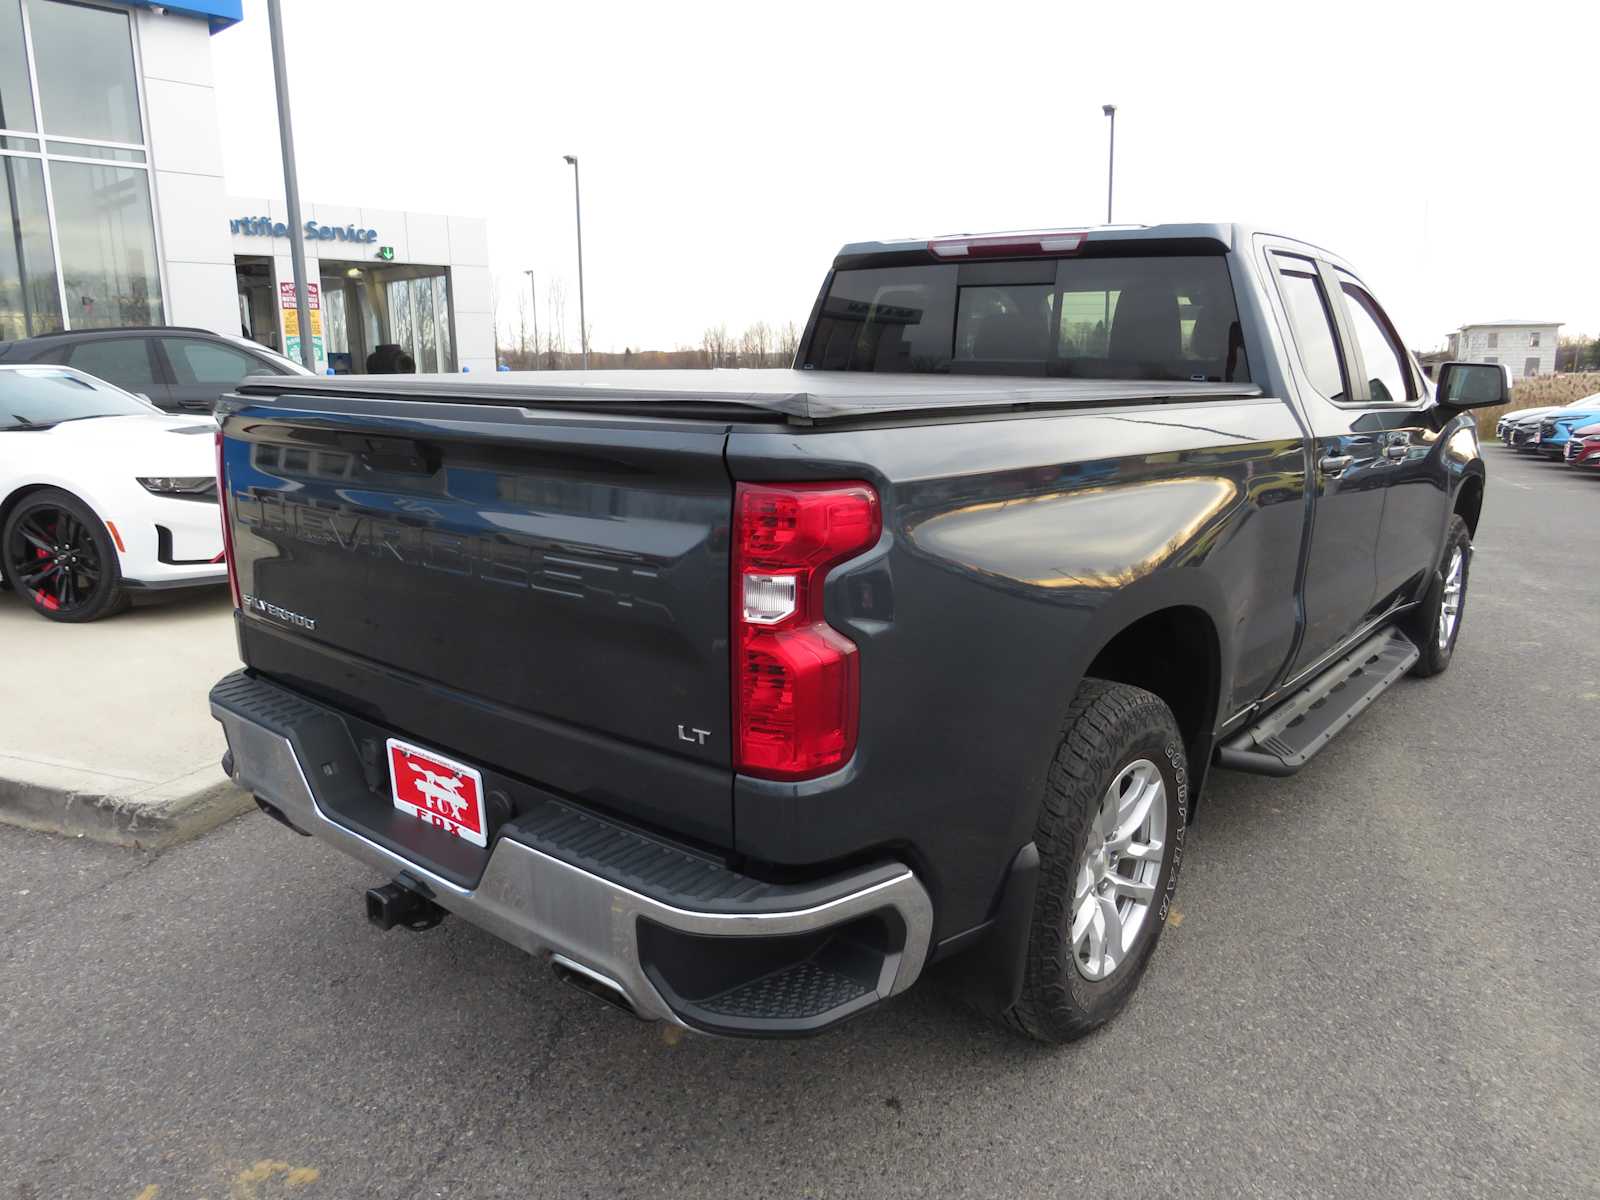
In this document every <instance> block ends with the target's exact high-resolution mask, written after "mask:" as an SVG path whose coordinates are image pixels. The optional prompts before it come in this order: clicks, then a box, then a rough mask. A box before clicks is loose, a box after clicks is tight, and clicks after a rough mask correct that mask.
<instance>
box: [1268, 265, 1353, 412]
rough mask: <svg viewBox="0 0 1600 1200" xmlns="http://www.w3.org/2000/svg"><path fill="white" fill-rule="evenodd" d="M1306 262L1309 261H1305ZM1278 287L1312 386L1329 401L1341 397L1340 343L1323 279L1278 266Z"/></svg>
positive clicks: (1342, 398)
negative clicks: (1334, 334)
mask: <svg viewBox="0 0 1600 1200" xmlns="http://www.w3.org/2000/svg"><path fill="white" fill-rule="evenodd" d="M1308 265H1309V264H1308ZM1278 287H1279V290H1280V291H1282V293H1283V303H1284V307H1285V308H1287V309H1288V310H1289V324H1290V326H1291V327H1292V328H1293V329H1294V344H1295V349H1296V350H1298V351H1299V353H1300V365H1301V366H1302V367H1304V368H1305V372H1306V377H1307V378H1308V379H1310V380H1311V385H1312V386H1313V387H1314V388H1316V389H1317V391H1319V392H1321V393H1322V394H1323V395H1324V396H1326V397H1327V398H1328V399H1330V400H1340V401H1342V400H1344V399H1346V397H1347V395H1348V393H1347V392H1346V390H1345V384H1344V370H1343V368H1342V367H1341V366H1340V364H1339V346H1338V343H1337V342H1336V341H1335V340H1334V336H1333V313H1332V311H1331V310H1330V309H1329V308H1328V297H1327V295H1326V294H1325V293H1324V292H1323V290H1322V281H1321V280H1319V279H1318V278H1317V277H1316V276H1315V275H1313V274H1311V273H1309V272H1308V271H1293V270H1286V269H1280V270H1279V272H1278Z"/></svg>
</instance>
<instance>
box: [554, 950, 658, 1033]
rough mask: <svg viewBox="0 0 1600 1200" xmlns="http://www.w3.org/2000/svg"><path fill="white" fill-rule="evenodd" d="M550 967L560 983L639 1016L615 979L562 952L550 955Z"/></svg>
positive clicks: (629, 1013)
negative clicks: (575, 960) (574, 960)
mask: <svg viewBox="0 0 1600 1200" xmlns="http://www.w3.org/2000/svg"><path fill="white" fill-rule="evenodd" d="M550 969H551V970H552V971H554V972H555V974H556V978H557V979H559V980H561V982H562V983H566V984H570V985H571V986H573V987H575V988H577V989H578V990H579V991H580V992H587V993H588V994H589V995H591V996H593V997H594V998H595V999H596V1000H600V1001H603V1002H604V1003H606V1004H609V1005H611V1007H612V1008H620V1009H621V1010H622V1011H623V1012H625V1013H627V1014H628V1015H629V1016H630V1017H638V1018H639V1019H640V1020H643V1019H644V1018H642V1017H639V1010H638V1009H636V1008H634V1006H633V1001H632V1000H630V999H628V994H627V993H626V992H624V991H623V990H622V985H621V984H620V983H617V982H616V981H615V980H612V979H607V978H606V977H605V976H604V975H602V974H600V973H599V972H598V971H591V970H590V969H589V968H588V967H586V966H584V965H583V964H581V963H575V962H573V961H572V960H571V959H570V958H568V957H567V956H566V955H564V954H552V955H551V956H550Z"/></svg>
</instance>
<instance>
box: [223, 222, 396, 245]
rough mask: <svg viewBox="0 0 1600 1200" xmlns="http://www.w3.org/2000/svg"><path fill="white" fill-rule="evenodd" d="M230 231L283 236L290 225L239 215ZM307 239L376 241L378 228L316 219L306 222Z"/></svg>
mask: <svg viewBox="0 0 1600 1200" xmlns="http://www.w3.org/2000/svg"><path fill="white" fill-rule="evenodd" d="M228 232H229V233H237V234H241V235H243V236H244V237H281V238H286V237H288V236H289V227H288V226H287V225H285V224H284V223H283V222H282V221H274V220H273V219H272V218H271V217H239V218H237V219H235V220H230V221H229V222H228ZM306 239H307V240H308V241H319V242H335V241H338V242H375V241H377V240H378V231H377V230H376V229H357V228H356V227H355V226H354V225H345V226H343V227H341V226H338V225H318V224H317V223H316V222H315V221H307V222H306Z"/></svg>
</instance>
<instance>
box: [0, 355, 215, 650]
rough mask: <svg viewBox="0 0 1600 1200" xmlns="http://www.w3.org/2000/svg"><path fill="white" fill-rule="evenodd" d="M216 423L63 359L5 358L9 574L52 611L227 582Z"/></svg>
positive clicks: (63, 614)
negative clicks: (50, 362) (172, 411)
mask: <svg viewBox="0 0 1600 1200" xmlns="http://www.w3.org/2000/svg"><path fill="white" fill-rule="evenodd" d="M216 432H217V426H216V422H215V421H213V420H211V418H210V417H203V416H168V415H167V414H165V413H163V412H162V411H161V410H160V409H158V408H157V407H156V406H155V405H153V404H151V403H150V402H149V401H147V400H143V399H141V398H139V397H138V396H134V395H131V394H129V393H128V392H124V391H122V390H121V389H120V388H115V387H112V386H111V385H110V384H109V383H105V382H103V381H101V380H99V379H96V378H95V377H94V376H92V375H85V374H84V373H83V372H81V371H74V370H73V369H72V368H71V367H57V366H42V365H41V366H15V367H7V366H0V581H3V582H4V583H6V584H8V585H9V586H10V587H11V588H12V589H13V590H15V591H16V592H17V594H18V595H20V596H22V597H23V598H24V599H26V600H28V601H29V603H31V604H32V605H33V608H34V611H35V612H38V613H39V614H41V615H42V616H46V617H49V618H50V619H51V620H53V621H93V620H95V619H96V618H98V617H103V616H107V615H108V614H110V613H113V612H117V611H118V610H120V609H123V608H126V607H127V605H128V602H129V598H130V593H132V592H136V591H143V590H152V589H165V588H184V587H196V586H203V585H216V584H225V583H226V582H227V580H228V573H227V567H226V565H225V564H224V563H223V560H222V524H221V521H220V519H219V517H218V514H217V490H216Z"/></svg>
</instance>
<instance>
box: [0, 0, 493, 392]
mask: <svg viewBox="0 0 1600 1200" xmlns="http://www.w3.org/2000/svg"><path fill="white" fill-rule="evenodd" d="M242 17H243V11H242V3H241V0H206V2H196V3H186V4H160V5H157V4H144V3H126V4H114V3H81V2H79V0H0V176H3V178H0V340H10V339H14V338H20V337H27V336H30V335H32V334H37V333H44V332H48V331H51V330H59V329H86V328H87V329H92V328H108V327H112V326H121V325H194V326H200V327H202V328H206V329H212V330H215V331H217V332H218V333H231V334H235V335H237V334H240V333H243V334H244V335H245V336H247V337H250V338H252V339H254V340H255V341H258V342H260V343H262V344H263V345H266V346H270V347H272V348H274V349H277V350H280V351H284V352H287V353H289V354H291V356H293V357H298V346H299V338H300V334H301V330H300V329H299V323H298V315H297V312H296V303H295V301H296V296H295V290H294V282H293V280H294V276H293V273H292V271H291V267H290V241H289V236H288V233H289V229H288V215H287V211H286V210H287V206H286V204H285V203H284V201H283V198H282V197H281V196H277V197H273V196H241V197H231V196H229V195H228V193H227V189H226V187H225V184H224V181H223V172H222V136H221V128H220V122H219V120H218V115H217V106H216V99H215V91H214V80H213V74H212V64H211V46H210V38H211V37H212V36H213V35H215V34H218V33H221V35H222V36H226V32H225V31H226V29H227V28H228V26H230V25H233V24H236V23H237V22H239V21H240V20H241V19H242ZM301 221H302V224H303V228H304V230H305V235H306V259H307V261H306V274H307V281H308V282H307V292H308V295H307V300H308V303H309V304H310V306H311V309H312V311H311V314H310V316H311V328H310V331H309V333H310V337H311V340H312V344H313V348H314V351H315V353H316V358H317V365H318V369H319V370H324V369H332V370H335V371H338V372H345V371H354V372H361V371H364V370H366V369H367V368H368V365H369V360H370V361H371V363H372V365H373V366H374V367H378V368H379V369H381V365H380V364H384V363H387V364H390V366H389V369H393V364H395V363H396V362H397V361H398V363H399V365H400V366H401V367H403V368H409V367H410V366H411V365H412V364H414V367H415V369H416V370H418V371H431V372H450V371H459V370H463V369H465V370H471V371H492V370H493V369H494V353H495V352H494V318H493V313H492V305H491V301H490V285H489V265H488V236H487V230H486V227H485V224H484V222H483V221H482V220H480V219H476V218H471V217H459V216H444V215H440V214H435V213H418V212H406V211H404V210H402V209H399V208H395V207H393V206H392V205H389V204H384V205H381V206H378V205H372V206H368V205H364V204H324V203H320V202H316V201H314V200H310V199H306V200H303V201H302V203H301ZM402 356H403V357H402ZM406 359H409V360H410V361H409V362H407V361H405V360H406Z"/></svg>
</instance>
